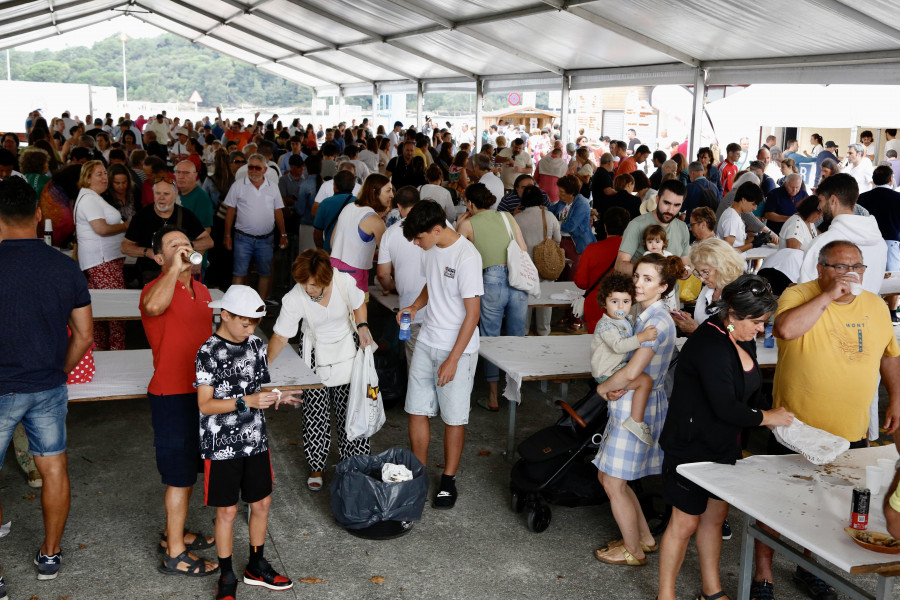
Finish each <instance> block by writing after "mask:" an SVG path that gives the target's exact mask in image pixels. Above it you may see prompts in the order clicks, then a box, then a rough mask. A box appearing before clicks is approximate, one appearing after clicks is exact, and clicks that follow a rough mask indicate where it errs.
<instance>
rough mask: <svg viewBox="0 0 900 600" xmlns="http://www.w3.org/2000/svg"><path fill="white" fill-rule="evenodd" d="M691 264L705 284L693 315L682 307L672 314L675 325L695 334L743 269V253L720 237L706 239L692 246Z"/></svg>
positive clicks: (686, 333) (683, 330)
mask: <svg viewBox="0 0 900 600" xmlns="http://www.w3.org/2000/svg"><path fill="white" fill-rule="evenodd" d="M691 218H693V213H692V214H691ZM691 264H692V265H694V276H695V277H697V278H698V279H699V280H700V281H701V282H702V283H703V286H704V287H703V290H702V291H701V292H700V295H699V296H697V303H696V304H695V305H694V316H693V318H691V315H689V314H688V313H686V312H684V311H683V310H682V311H677V314H676V313H674V312H673V313H672V316H673V317H674V319H675V325H676V326H677V327H678V329H680V330H681V332H682V333H684V334H685V335H690V334H692V333H694V330H696V329H697V327H699V326H700V325H701V324H702V323H703V322H704V321H705V320H706V319H708V318H709V317H710V316H712V315H713V314H715V312H716V310H715V309H713V308H712V306H713V304H715V303H716V302H717V301H718V300H719V298H720V297H721V296H722V290H723V289H724V288H725V286H726V285H728V284H729V283H731V282H732V281H734V280H735V279H737V278H738V277H740V276H741V275H742V274H743V272H744V260H743V258H741V255H740V254H738V253H737V251H735V249H734V248H733V247H731V246H729V245H728V244H726V243H725V242H723V241H722V240H720V239H718V238H707V239H705V240H703V241H702V242H697V243H696V244H694V245H693V246H691Z"/></svg>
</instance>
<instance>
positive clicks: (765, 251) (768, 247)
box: [742, 244, 778, 260]
mask: <svg viewBox="0 0 900 600" xmlns="http://www.w3.org/2000/svg"><path fill="white" fill-rule="evenodd" d="M777 251H778V246H773V245H772V244H765V245H763V246H760V247H759V248H750V249H749V250H747V251H746V252H744V253H742V256H743V257H744V260H753V259H756V258H766V257H767V256H770V255H772V254H775V253H776V252H777Z"/></svg>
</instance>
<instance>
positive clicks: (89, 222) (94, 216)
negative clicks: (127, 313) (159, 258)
mask: <svg viewBox="0 0 900 600" xmlns="http://www.w3.org/2000/svg"><path fill="white" fill-rule="evenodd" d="M108 183H109V178H108V176H107V174H106V167H104V166H103V163H102V162H100V161H99V160H91V161H88V162H86V163H84V166H82V167H81V177H80V178H79V179H78V187H79V188H81V189H80V191H79V192H78V199H77V200H75V236H76V238H77V240H78V266H79V267H81V270H82V271H84V273H85V276H86V277H87V282H88V289H92V290H122V289H125V278H124V276H123V275H122V267H123V266H124V265H125V256H124V255H123V254H122V251H121V249H120V247H121V245H122V240H123V239H124V238H125V231H126V230H127V229H128V223H124V222H123V221H122V215H121V213H120V212H119V209H118V208H116V207H114V206H113V205H111V204H110V203H108V202H107V201H106V200H104V199H103V197H102V196H101V194H103V193H104V192H105V191H106V188H107V185H108ZM94 343H95V344H96V345H97V348H98V349H99V350H122V349H124V348H125V324H124V323H123V322H122V321H106V322H99V323H94Z"/></svg>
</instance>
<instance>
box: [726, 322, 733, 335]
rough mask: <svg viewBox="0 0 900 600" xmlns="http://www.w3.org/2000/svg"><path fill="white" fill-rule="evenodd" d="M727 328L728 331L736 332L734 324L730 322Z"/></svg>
mask: <svg viewBox="0 0 900 600" xmlns="http://www.w3.org/2000/svg"><path fill="white" fill-rule="evenodd" d="M725 329H727V330H728V333H732V332H734V325H732V324H731V323H729V324H728V326H727V327H726V328H725Z"/></svg>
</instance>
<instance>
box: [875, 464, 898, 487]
mask: <svg viewBox="0 0 900 600" xmlns="http://www.w3.org/2000/svg"><path fill="white" fill-rule="evenodd" d="M877 462H878V466H879V467H881V470H882V473H881V478H882V479H883V480H884V481H882V485H890V484H891V482H892V481H893V480H894V474H895V473H896V472H897V461H896V460H895V459H893V458H879V459H878V461H877Z"/></svg>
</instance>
